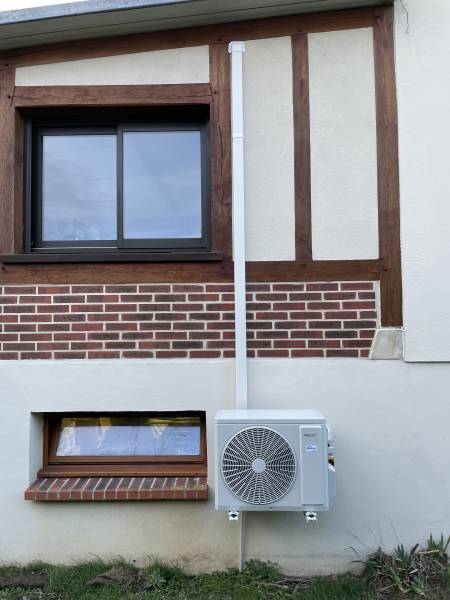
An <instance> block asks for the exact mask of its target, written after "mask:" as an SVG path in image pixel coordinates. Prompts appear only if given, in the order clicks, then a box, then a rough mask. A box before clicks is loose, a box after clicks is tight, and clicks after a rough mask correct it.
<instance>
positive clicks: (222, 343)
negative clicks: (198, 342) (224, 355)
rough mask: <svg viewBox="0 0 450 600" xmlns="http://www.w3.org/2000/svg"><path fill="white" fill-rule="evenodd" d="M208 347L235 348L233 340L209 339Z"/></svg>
mask: <svg viewBox="0 0 450 600" xmlns="http://www.w3.org/2000/svg"><path fill="white" fill-rule="evenodd" d="M206 347H207V348H208V350H211V349H220V348H222V349H224V348H234V341H233V340H209V341H208V342H206Z"/></svg>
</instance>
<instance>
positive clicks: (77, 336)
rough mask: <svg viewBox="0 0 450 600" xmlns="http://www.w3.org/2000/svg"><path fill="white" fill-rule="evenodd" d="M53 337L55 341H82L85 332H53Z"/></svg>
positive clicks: (84, 337)
mask: <svg viewBox="0 0 450 600" xmlns="http://www.w3.org/2000/svg"><path fill="white" fill-rule="evenodd" d="M53 338H54V339H55V340H56V341H64V340H67V341H73V342H82V341H83V340H85V339H86V334H85V333H68V332H65V333H55V334H54V336H53Z"/></svg>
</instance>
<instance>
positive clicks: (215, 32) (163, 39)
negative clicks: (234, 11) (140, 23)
mask: <svg viewBox="0 0 450 600" xmlns="http://www.w3.org/2000/svg"><path fill="white" fill-rule="evenodd" d="M373 24H374V10H373V8H356V9H351V10H339V11H327V12H319V13H308V14H301V15H289V16H285V17H272V18H269V19H257V20H251V21H239V22H234V23H221V24H218V25H206V26H202V27H191V28H186V29H174V30H171V31H154V32H149V33H135V34H128V35H122V36H114V37H103V38H95V39H87V40H71V41H69V42H58V43H53V44H45V45H41V46H34V47H32V48H22V49H14V50H7V51H4V52H1V53H0V69H1V68H8V67H21V66H27V65H39V64H48V63H53V62H63V61H68V60H79V59H84V58H94V57H100V56H112V55H114V54H131V53H135V52H147V51H150V50H167V49H170V48H183V47H188V46H199V45H207V44H214V43H224V42H230V41H232V40H236V39H243V40H249V39H261V38H267V37H280V36H285V35H294V34H297V33H312V32H320V31H336V30H341V29H355V28H359V27H371V26H372V25H373Z"/></svg>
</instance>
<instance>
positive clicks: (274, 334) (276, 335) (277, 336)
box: [256, 329, 289, 340]
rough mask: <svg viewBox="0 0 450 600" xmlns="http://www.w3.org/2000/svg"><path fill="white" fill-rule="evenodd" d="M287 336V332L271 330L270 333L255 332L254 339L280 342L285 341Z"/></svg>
mask: <svg viewBox="0 0 450 600" xmlns="http://www.w3.org/2000/svg"><path fill="white" fill-rule="evenodd" d="M288 336H289V332H288V331H283V330H275V329H272V330H271V331H257V332H256V337H257V339H262V340H268V339H270V340H282V339H286V338H288Z"/></svg>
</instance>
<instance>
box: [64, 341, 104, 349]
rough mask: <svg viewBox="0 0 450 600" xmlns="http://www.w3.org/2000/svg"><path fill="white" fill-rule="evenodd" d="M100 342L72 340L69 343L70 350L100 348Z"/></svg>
mask: <svg viewBox="0 0 450 600" xmlns="http://www.w3.org/2000/svg"><path fill="white" fill-rule="evenodd" d="M101 348H102V343H101V342H72V343H71V344H70V349H71V350H101Z"/></svg>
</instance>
